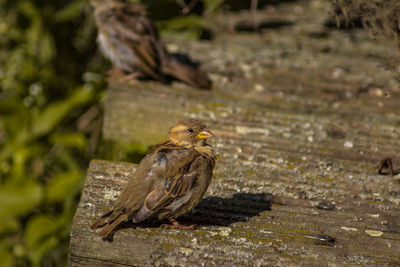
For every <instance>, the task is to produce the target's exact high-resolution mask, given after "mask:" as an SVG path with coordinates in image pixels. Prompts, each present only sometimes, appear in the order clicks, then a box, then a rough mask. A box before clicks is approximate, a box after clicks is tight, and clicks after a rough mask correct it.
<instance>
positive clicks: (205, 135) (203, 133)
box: [197, 130, 213, 139]
mask: <svg viewBox="0 0 400 267" xmlns="http://www.w3.org/2000/svg"><path fill="white" fill-rule="evenodd" d="M211 136H213V134H212V133H211V132H210V131H209V130H204V131H201V132H200V133H199V134H198V135H197V138H199V139H207V138H210V137H211Z"/></svg>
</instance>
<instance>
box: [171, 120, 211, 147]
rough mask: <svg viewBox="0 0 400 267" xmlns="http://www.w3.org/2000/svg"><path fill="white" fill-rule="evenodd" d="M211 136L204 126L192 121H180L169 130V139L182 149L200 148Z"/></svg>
mask: <svg viewBox="0 0 400 267" xmlns="http://www.w3.org/2000/svg"><path fill="white" fill-rule="evenodd" d="M212 136H213V134H212V133H211V132H210V131H209V130H208V129H207V126H206V125H205V124H203V123H202V122H200V121H197V120H192V119H189V120H185V121H182V122H180V123H178V124H177V125H175V126H174V127H172V128H171V130H169V139H170V140H171V141H172V142H173V143H175V144H177V145H181V146H184V147H195V146H201V145H203V144H204V142H205V141H206V140H207V139H208V138H210V137H212Z"/></svg>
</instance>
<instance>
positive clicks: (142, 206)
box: [91, 120, 216, 238]
mask: <svg viewBox="0 0 400 267" xmlns="http://www.w3.org/2000/svg"><path fill="white" fill-rule="evenodd" d="M211 136H212V133H211V132H210V131H209V130H208V129H207V127H206V126H205V125H204V124H203V123H201V122H199V121H197V120H186V121H183V122H180V123H178V124H177V125H175V126H174V127H173V128H171V130H170V131H169V139H168V140H167V141H166V142H163V143H161V144H158V145H156V146H154V147H153V149H152V150H151V151H150V152H149V153H148V154H147V155H146V157H145V158H144V159H143V160H142V161H141V162H140V164H139V167H138V168H137V169H136V172H135V173H134V174H133V176H132V177H131V178H130V180H129V182H128V184H127V186H126V187H125V189H124V190H123V191H122V193H121V195H120V197H119V198H118V200H117V202H116V204H115V206H114V208H113V209H112V210H111V211H110V212H108V213H107V214H105V215H103V216H102V217H101V218H100V219H98V220H97V221H95V222H94V223H93V224H92V226H91V229H92V230H94V229H97V228H102V229H101V230H100V231H99V232H98V235H99V236H101V237H103V238H107V237H108V236H110V234H111V233H112V232H113V231H114V229H115V228H116V227H117V226H118V225H119V224H120V223H122V222H124V221H126V220H132V221H133V222H134V223H139V222H141V221H144V220H146V219H147V218H150V217H156V218H158V219H159V220H162V219H168V220H169V221H170V222H171V224H167V225H163V227H165V228H177V229H194V227H195V226H194V225H189V226H186V225H181V224H180V223H178V222H177V221H176V220H175V219H176V218H177V217H179V216H180V215H182V214H184V213H187V212H188V211H190V210H191V209H193V208H194V207H195V206H196V205H197V203H198V202H199V201H200V199H201V198H202V197H203V195H204V193H205V192H206V190H207V188H208V186H209V184H210V182H211V177H212V172H213V169H214V165H215V158H216V157H215V154H214V151H213V149H212V147H211V146H210V145H209V144H207V143H206V140H207V139H208V138H210V137H211Z"/></svg>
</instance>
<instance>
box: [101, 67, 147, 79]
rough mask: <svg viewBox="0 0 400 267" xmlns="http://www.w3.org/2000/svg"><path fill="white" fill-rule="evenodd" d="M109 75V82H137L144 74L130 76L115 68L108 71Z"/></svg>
mask: <svg viewBox="0 0 400 267" xmlns="http://www.w3.org/2000/svg"><path fill="white" fill-rule="evenodd" d="M107 75H108V76H109V78H108V79H109V80H117V81H120V82H126V81H131V80H135V79H136V78H141V76H142V74H141V73H140V72H132V73H129V74H125V72H123V71H122V70H120V69H118V68H113V69H111V70H109V71H107Z"/></svg>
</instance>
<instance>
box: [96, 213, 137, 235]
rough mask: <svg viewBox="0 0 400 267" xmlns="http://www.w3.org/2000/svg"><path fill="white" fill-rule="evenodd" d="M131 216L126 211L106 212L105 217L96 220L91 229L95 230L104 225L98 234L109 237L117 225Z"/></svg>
mask: <svg viewBox="0 0 400 267" xmlns="http://www.w3.org/2000/svg"><path fill="white" fill-rule="evenodd" d="M128 217H129V215H128V214H126V213H120V212H118V213H116V212H115V211H111V212H109V213H107V214H105V215H104V216H103V217H101V218H100V219H98V220H97V221H95V222H94V223H93V224H92V225H91V226H90V229H92V230H95V229H97V228H100V227H102V229H101V230H100V231H99V232H98V233H97V235H98V236H100V237H102V238H106V237H108V236H109V235H110V234H111V233H112V231H113V230H114V229H115V227H117V226H118V225H119V224H120V223H121V222H123V221H124V220H126V219H127V218H128Z"/></svg>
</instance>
